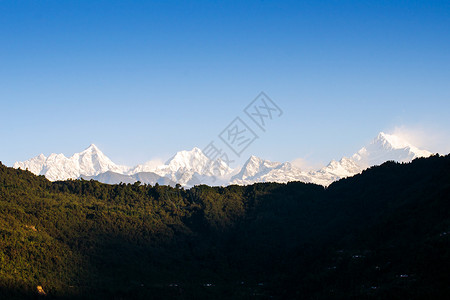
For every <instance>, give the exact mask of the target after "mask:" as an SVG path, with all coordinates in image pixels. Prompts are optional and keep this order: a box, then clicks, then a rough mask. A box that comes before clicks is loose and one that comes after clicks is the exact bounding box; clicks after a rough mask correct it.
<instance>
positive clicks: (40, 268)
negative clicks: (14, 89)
mask: <svg viewBox="0 0 450 300" xmlns="http://www.w3.org/2000/svg"><path fill="white" fill-rule="evenodd" d="M0 208H1V214H0V261H1V268H0V293H1V294H0V295H1V296H2V298H20V297H22V298H30V297H35V296H37V292H36V288H37V286H38V285H39V286H42V287H43V289H44V291H45V292H46V293H47V296H46V297H47V298H92V299H98V298H107V299H129V298H137V299H148V298H152V299H211V298H214V299H266V298H267V299H269V298H275V299H295V298H298V299H449V297H450V271H449V270H450V156H444V157H442V156H437V155H436V156H432V157H429V158H426V159H416V160H414V161H413V162H412V163H409V164H398V163H394V162H388V163H385V164H383V165H382V166H379V167H374V168H370V169H368V170H366V171H364V172H363V173H362V174H360V175H357V176H354V177H351V178H347V179H345V180H340V181H338V182H336V183H334V184H332V185H331V186H329V187H328V188H327V189H325V188H323V187H321V186H317V185H313V184H304V183H300V182H291V183H288V184H275V183H261V184H254V185H251V186H228V187H208V186H204V185H202V186H196V187H194V188H191V189H189V190H185V189H182V188H177V187H170V186H161V185H158V184H156V185H155V186H149V185H140V184H139V183H135V184H119V185H107V184H101V183H99V182H97V181H93V180H91V181H85V180H75V181H63V182H53V183H52V182H49V181H47V180H46V179H45V178H44V177H43V176H34V175H32V174H31V173H30V172H27V171H21V170H16V169H12V168H7V167H5V166H3V165H0Z"/></svg>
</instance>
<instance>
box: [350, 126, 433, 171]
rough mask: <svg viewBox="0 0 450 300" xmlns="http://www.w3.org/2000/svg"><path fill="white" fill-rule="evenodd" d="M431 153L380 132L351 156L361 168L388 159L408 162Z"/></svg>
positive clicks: (378, 163) (394, 136)
mask: <svg viewBox="0 0 450 300" xmlns="http://www.w3.org/2000/svg"><path fill="white" fill-rule="evenodd" d="M431 154H432V153H431V152H429V151H426V150H421V149H418V148H417V147H415V146H413V145H411V144H410V143H409V142H408V141H406V140H405V139H402V138H400V137H399V136H396V135H392V134H385V133H383V132H380V133H379V134H378V136H377V137H376V138H375V139H374V140H373V141H372V142H371V143H370V144H369V145H367V146H365V147H363V148H361V149H360V150H359V151H358V152H357V153H355V154H354V155H353V156H352V159H353V160H354V161H355V162H357V163H358V164H359V165H360V166H361V167H362V168H368V167H370V166H375V165H380V164H382V163H384V162H386V161H388V160H393V161H397V162H409V161H411V160H413V159H415V158H418V157H428V156H430V155H431Z"/></svg>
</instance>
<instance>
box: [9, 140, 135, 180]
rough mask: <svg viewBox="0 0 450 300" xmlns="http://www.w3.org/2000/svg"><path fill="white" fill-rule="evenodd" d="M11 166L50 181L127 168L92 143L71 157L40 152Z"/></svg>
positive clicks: (119, 171) (121, 170) (121, 171)
mask: <svg viewBox="0 0 450 300" xmlns="http://www.w3.org/2000/svg"><path fill="white" fill-rule="evenodd" d="M13 167H14V168H18V169H22V170H26V169H28V170H29V171H31V172H33V173H34V174H37V175H45V177H47V178H48V179H49V180H51V181H56V180H66V179H76V178H79V177H80V176H81V175H85V176H95V175H98V174H100V173H104V172H108V171H112V172H117V173H123V172H125V171H126V170H127V167H124V166H118V165H116V164H115V163H113V162H112V161H111V160H110V159H109V158H108V157H107V156H106V155H105V154H103V152H101V151H100V149H98V148H97V146H95V145H94V144H92V145H90V146H89V147H88V148H87V149H85V150H84V151H82V152H80V153H75V154H74V155H73V156H71V157H65V156H64V154H54V153H52V154H51V155H50V156H49V157H45V155H43V154H40V155H38V156H36V157H34V158H32V159H29V160H27V161H25V162H16V163H15V164H14V166H13Z"/></svg>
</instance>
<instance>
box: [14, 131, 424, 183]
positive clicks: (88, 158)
mask: <svg viewBox="0 0 450 300" xmlns="http://www.w3.org/2000/svg"><path fill="white" fill-rule="evenodd" d="M429 155H431V152H429V151H426V150H421V149H418V148H417V147H415V146H413V145H411V144H410V143H408V142H407V141H405V140H402V139H401V138H399V137H398V136H395V135H390V134H385V133H383V132H381V133H380V134H378V136H377V137H376V138H375V139H374V140H373V141H372V142H371V143H369V144H368V145H366V146H365V147H363V148H361V149H360V150H359V151H358V152H356V153H355V154H353V155H352V156H351V157H343V158H342V159H340V160H339V161H336V160H333V161H331V162H330V163H329V164H328V165H327V166H326V167H324V168H322V169H320V170H317V171H314V172H305V171H302V170H301V169H299V168H297V167H295V166H293V165H292V164H291V163H289V162H285V163H280V162H272V161H268V160H264V159H261V158H258V157H256V156H251V157H250V158H249V159H248V160H247V162H246V163H245V164H244V166H243V167H242V168H236V169H231V168H230V167H229V166H228V165H227V164H226V163H225V162H224V161H222V160H220V159H217V160H214V161H212V160H210V159H209V158H208V157H207V156H206V155H205V154H204V153H203V152H202V151H201V150H200V149H199V148H193V149H192V150H190V151H180V152H177V153H176V154H175V155H174V156H173V157H172V158H170V159H169V160H168V161H167V162H166V163H165V164H160V163H157V162H155V161H150V162H147V163H144V164H142V165H137V166H135V167H133V168H129V167H126V166H119V165H116V164H115V163H113V162H112V161H111V160H110V159H109V158H108V157H107V156H106V155H104V154H103V153H102V152H101V151H100V150H99V149H98V148H97V147H96V146H95V145H91V146H89V147H88V148H87V149H86V150H84V151H83V152H80V153H76V154H74V155H73V156H71V157H69V158H67V157H65V156H64V155H63V154H51V155H50V156H49V157H46V156H45V155H43V154H40V155H38V156H36V157H34V158H32V159H30V160H27V161H25V162H16V163H15V164H14V167H15V168H20V169H28V170H29V171H31V172H33V173H34V174H39V175H45V176H46V177H47V178H48V179H49V180H52V181H54V180H66V179H70V178H72V179H76V178H80V177H81V178H85V179H95V180H99V181H101V182H105V183H111V184H112V183H119V182H124V183H132V182H136V181H141V182H142V183H148V184H155V183H160V184H170V185H174V184H175V183H179V184H181V185H182V186H186V187H190V186H194V185H198V184H208V185H229V184H240V185H243V184H252V183H255V182H280V183H285V182H289V181H302V182H311V183H316V184H320V185H324V186H328V185H329V184H331V183H332V182H334V181H336V180H339V179H341V178H345V177H349V176H353V175H355V174H358V173H360V172H361V171H363V170H364V169H366V168H368V167H371V166H374V165H379V164H382V163H384V162H386V161H388V160H394V161H398V162H408V161H411V160H413V159H414V158H417V157H427V156H429Z"/></svg>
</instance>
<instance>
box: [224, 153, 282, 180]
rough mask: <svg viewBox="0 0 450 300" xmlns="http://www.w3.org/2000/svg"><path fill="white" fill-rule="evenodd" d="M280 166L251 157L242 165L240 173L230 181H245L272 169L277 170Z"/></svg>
mask: <svg viewBox="0 0 450 300" xmlns="http://www.w3.org/2000/svg"><path fill="white" fill-rule="evenodd" d="M281 165H282V164H281V163H279V162H271V161H269V160H264V159H261V158H259V157H256V156H254V155H252V156H251V157H250V158H249V159H248V160H247V161H246V162H245V164H244V166H243V167H242V169H241V171H240V172H239V173H238V174H236V175H235V176H233V177H232V180H236V179H239V180H246V179H250V178H254V177H255V176H257V175H263V174H267V173H268V172H270V171H271V170H273V169H276V168H279V167H280V166H281Z"/></svg>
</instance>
